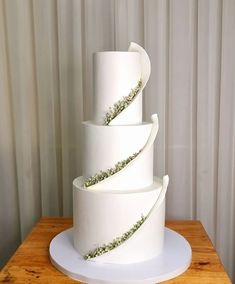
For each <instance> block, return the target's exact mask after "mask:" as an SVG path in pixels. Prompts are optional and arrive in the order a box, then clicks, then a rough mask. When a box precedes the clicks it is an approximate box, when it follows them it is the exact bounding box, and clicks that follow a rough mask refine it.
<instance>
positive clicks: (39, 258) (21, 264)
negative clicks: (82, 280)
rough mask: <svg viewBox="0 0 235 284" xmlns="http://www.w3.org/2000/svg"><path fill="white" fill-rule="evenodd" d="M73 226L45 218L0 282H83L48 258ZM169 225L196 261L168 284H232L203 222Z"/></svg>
mask: <svg viewBox="0 0 235 284" xmlns="http://www.w3.org/2000/svg"><path fill="white" fill-rule="evenodd" d="M71 226H72V219H70V218H42V219H41V220H40V221H39V223H38V224H37V225H36V226H35V227H34V228H33V230H32V232H31V233H30V234H29V236H28V237H27V238H26V240H25V241H24V242H23V243H22V244H21V246H20V247H19V248H18V250H17V251H16V253H15V254H14V255H13V257H12V258H11V259H10V261H9V262H8V263H7V265H6V266H5V267H4V268H3V270H2V271H1V272H0V283H19V284H21V283H22V284H26V283H32V284H33V283H48V284H51V283H52V284H54V283H57V284H60V283H63V284H66V283H79V282H77V281H74V280H72V279H70V278H68V277H67V276H65V275H64V274H62V273H61V272H59V271H58V270H56V269H55V268H54V266H52V265H51V263H50V260H49V256H48V247H49V243H50V241H51V239H52V238H53V237H54V236H55V235H56V234H58V233H60V232H61V231H63V230H65V229H67V228H69V227H71ZM166 226H167V227H169V228H171V229H173V230H175V231H176V232H178V233H180V234H181V235H183V236H184V237H185V238H186V239H187V240H188V241H189V243H190V244H191V246H192V250H193V259H192V264H191V266H190V268H189V269H188V270H187V271H186V272H185V273H183V274H182V275H180V276H179V277H177V278H174V279H172V280H169V281H165V282H164V283H174V284H176V283H185V284H186V283H187V284H188V283H195V284H200V283H202V284H207V283H208V284H209V283H211V284H212V283H213V284H216V283H218V284H223V283H231V281H230V280H229V277H228V275H227V273H226V272H225V271H224V267H223V265H222V264H221V262H220V259H219V257H218V255H217V253H216V251H215V249H214V248H213V246H212V243H211V241H210V240H209V238H208V236H207V234H206V232H205V230H204V228H203V226H202V224H201V223H200V222H199V221H167V222H166Z"/></svg>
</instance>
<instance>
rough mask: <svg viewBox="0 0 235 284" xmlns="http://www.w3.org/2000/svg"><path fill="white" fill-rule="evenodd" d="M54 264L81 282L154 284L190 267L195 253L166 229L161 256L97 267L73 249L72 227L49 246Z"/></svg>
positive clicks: (182, 240)
mask: <svg viewBox="0 0 235 284" xmlns="http://www.w3.org/2000/svg"><path fill="white" fill-rule="evenodd" d="M49 252H50V258H51V262H52V264H53V265H54V266H55V267H56V268H57V269H58V270H60V271H61V272H63V273H64V274H66V275H68V276H69V277H71V278H73V279H75V280H79V281H81V282H85V283H89V284H93V283H96V284H97V283H102V284H107V283H109V284H110V283H116V284H124V283H125V284H126V283H128V284H136V283H146V284H150V283H151V284H153V283H157V282H161V281H165V280H168V279H171V278H174V277H176V276H178V275H180V274H181V273H183V272H184V271H185V270H187V268H188V267H189V265H190V263H191V258H192V250H191V247H190V245H189V243H188V242H187V241H186V240H185V238H184V237H182V236H181V235H180V234H178V233H176V232H175V231H172V230H170V229H168V228H165V241H164V248H163V251H162V253H161V254H160V255H158V256H157V257H155V258H153V259H150V260H148V261H144V262H138V263H134V264H121V265H120V264H98V263H95V262H93V261H86V260H84V259H83V258H82V256H81V255H80V254H79V253H78V252H77V250H75V248H74V246H73V228H71V229H68V230H66V231H63V232H61V233H60V234H58V235H57V236H55V237H54V239H53V240H52V241H51V243H50V248H49Z"/></svg>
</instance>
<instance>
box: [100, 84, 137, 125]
mask: <svg viewBox="0 0 235 284" xmlns="http://www.w3.org/2000/svg"><path fill="white" fill-rule="evenodd" d="M141 86H142V81H141V80H139V81H138V83H137V86H136V87H135V88H134V89H131V92H130V93H129V95H128V96H125V97H123V98H122V99H121V100H119V101H118V102H116V103H115V104H114V105H113V106H112V107H110V108H109V111H108V112H107V113H106V114H105V118H104V125H109V123H110V122H111V121H112V120H113V119H114V118H115V117H116V116H118V115H119V114H120V113H121V112H122V111H123V110H124V109H125V108H127V107H128V106H129V105H130V104H131V103H132V101H133V100H134V98H135V97H136V96H137V94H138V93H139V91H140V90H141Z"/></svg>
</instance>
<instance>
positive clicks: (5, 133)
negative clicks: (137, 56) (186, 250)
mask: <svg viewBox="0 0 235 284" xmlns="http://www.w3.org/2000/svg"><path fill="white" fill-rule="evenodd" d="M130 41H135V42H137V43H139V44H141V45H143V46H144V47H145V48H146V49H147V51H148V53H149V55H150V58H151V62H152V75H151V78H150V82H149V83H148V86H147V88H146V91H145V95H144V111H145V118H146V119H149V117H150V114H151V113H153V112H158V114H159V119H160V132H159V135H158V138H157V141H156V143H155V174H157V175H159V176H162V175H163V173H168V174H169V175H170V187H169V191H168V194H167V218H171V219H173V218H175V219H199V220H201V221H202V223H203V225H204V226H205V228H206V230H207V232H208V234H209V236H210V238H211V240H212V241H213V243H214V245H215V246H216V248H217V250H218V252H219V255H220V257H221V258H222V260H223V263H224V265H225V267H226V269H227V271H229V273H230V276H231V277H233V279H235V270H234V267H235V241H234V240H235V217H234V216H235V189H234V188H235V166H234V163H235V52H234V51H235V1H234V0H224V1H222V0H206V1H205V0H198V1H196V0H146V1H140V0H139V1H137V0H96V1H94V0H93V1H92V0H85V1H84V0H70V1H66V0H57V1H56V0H33V1H32V0H0V192H1V194H0V261H1V264H3V263H4V262H5V261H6V260H7V259H8V257H9V256H10V255H11V254H12V253H13V251H14V250H15V249H16V247H17V246H18V245H19V243H20V242H21V241H22V240H23V239H24V237H25V236H26V234H27V233H28V232H29V230H30V229H31V228H32V226H33V225H34V224H35V222H36V221H37V220H38V219H39V218H40V216H42V215H44V216H45V215H46V216H71V214H72V180H73V179H74V178H75V177H76V176H78V175H80V174H81V143H82V136H81V121H82V120H86V119H89V118H90V117H91V114H92V106H93V103H92V102H93V100H92V91H93V90H92V53H93V52H95V51H101V50H126V49H127V47H128V45H129V42H130Z"/></svg>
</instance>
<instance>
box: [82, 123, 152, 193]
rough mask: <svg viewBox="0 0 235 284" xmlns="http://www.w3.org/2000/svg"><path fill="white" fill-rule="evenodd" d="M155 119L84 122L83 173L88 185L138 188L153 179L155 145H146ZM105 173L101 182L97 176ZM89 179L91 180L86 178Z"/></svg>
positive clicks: (103, 187) (114, 188)
mask: <svg viewBox="0 0 235 284" xmlns="http://www.w3.org/2000/svg"><path fill="white" fill-rule="evenodd" d="M152 125H153V124H152V123H142V124H138V125H125V126H123V125H122V126H117V125H115V126H102V125H97V124H95V123H93V122H92V121H85V122H83V162H82V168H83V176H84V179H85V185H86V186H87V187H89V186H95V189H105V184H106V183H105V182H104V181H107V180H108V179H109V180H110V181H111V183H109V184H107V188H109V189H110V186H111V187H112V189H113V190H119V189H120V188H122V189H123V190H129V189H130V190H134V189H138V188H144V187H147V186H149V185H151V184H152V183H153V146H152V145H150V147H147V148H146V149H144V147H145V146H146V143H147V141H148V139H149V137H150V134H151V129H152ZM99 175H100V176H102V175H103V177H105V178H104V180H101V181H98V182H97V176H99ZM86 181H87V182H86Z"/></svg>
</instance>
